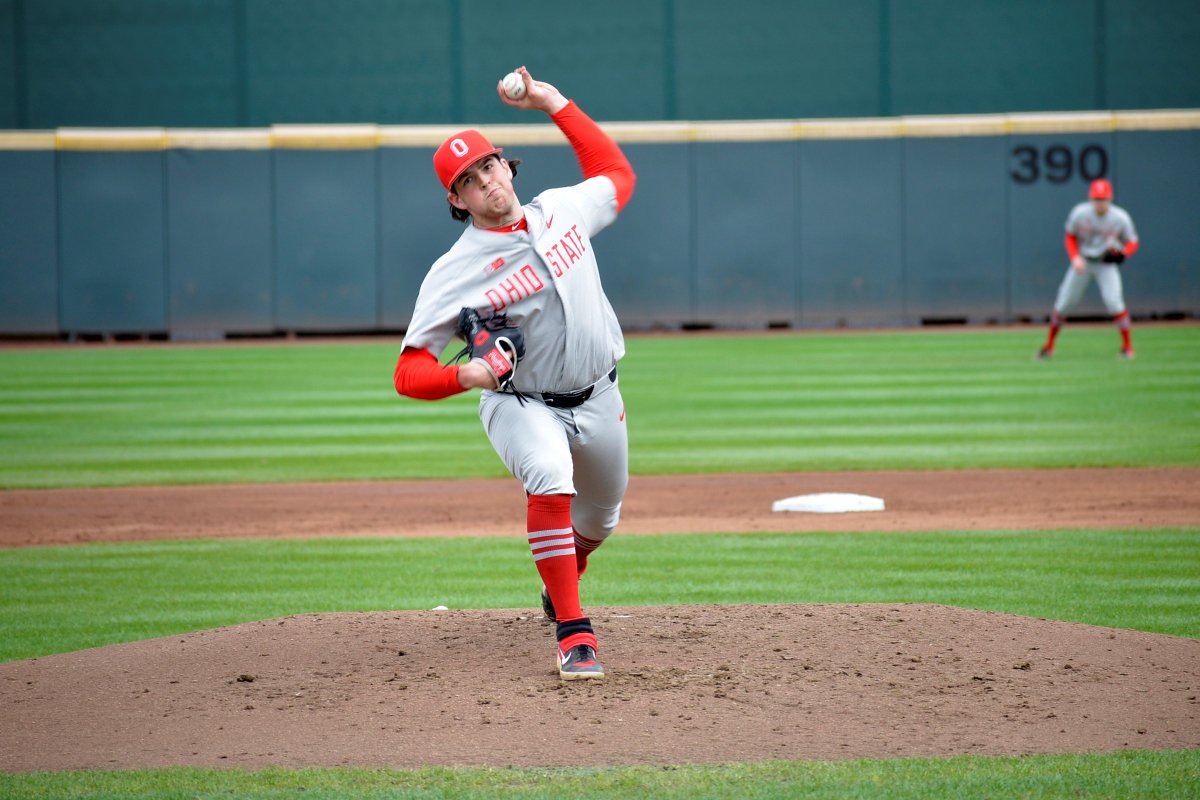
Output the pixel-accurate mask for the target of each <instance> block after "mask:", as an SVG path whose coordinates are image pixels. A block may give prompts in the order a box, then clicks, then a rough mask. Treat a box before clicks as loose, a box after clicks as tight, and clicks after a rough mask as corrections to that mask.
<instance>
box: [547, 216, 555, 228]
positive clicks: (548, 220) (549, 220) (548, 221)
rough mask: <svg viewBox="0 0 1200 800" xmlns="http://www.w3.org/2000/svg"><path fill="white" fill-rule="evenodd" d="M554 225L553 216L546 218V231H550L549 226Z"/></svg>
mask: <svg viewBox="0 0 1200 800" xmlns="http://www.w3.org/2000/svg"><path fill="white" fill-rule="evenodd" d="M553 224H554V215H553V214H551V215H550V216H548V217H546V230H550V226H551V225H553Z"/></svg>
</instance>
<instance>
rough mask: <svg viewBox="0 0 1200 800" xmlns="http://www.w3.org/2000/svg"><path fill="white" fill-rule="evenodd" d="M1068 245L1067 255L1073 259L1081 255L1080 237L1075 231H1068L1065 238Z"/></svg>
mask: <svg viewBox="0 0 1200 800" xmlns="http://www.w3.org/2000/svg"><path fill="white" fill-rule="evenodd" d="M1065 244H1066V246H1067V255H1069V256H1070V257H1071V258H1072V259H1073V258H1075V256H1077V255H1079V237H1078V236H1076V235H1075V234H1073V233H1068V234H1067V238H1066V240H1065Z"/></svg>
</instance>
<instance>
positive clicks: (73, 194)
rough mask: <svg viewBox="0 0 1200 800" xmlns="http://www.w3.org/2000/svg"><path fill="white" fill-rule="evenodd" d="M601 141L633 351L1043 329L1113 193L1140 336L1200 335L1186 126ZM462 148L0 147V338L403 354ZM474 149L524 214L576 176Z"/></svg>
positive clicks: (826, 128) (1166, 120)
mask: <svg viewBox="0 0 1200 800" xmlns="http://www.w3.org/2000/svg"><path fill="white" fill-rule="evenodd" d="M605 127H606V128H607V129H608V130H609V131H610V132H611V133H612V134H613V135H614V136H615V137H616V138H617V139H618V140H619V141H620V142H621V143H622V146H623V148H624V149H625V151H626V153H627V154H628V156H629V158H630V160H631V161H632V163H633V165H634V167H635V169H636V170H637V173H638V176H639V182H638V188H637V192H636V194H635V195H634V198H633V200H632V201H631V202H630V204H629V206H628V207H627V208H626V210H625V213H624V214H623V215H622V217H621V218H620V219H619V220H618V222H617V223H616V224H615V225H614V226H613V228H611V229H610V230H609V231H606V232H605V233H603V234H602V235H601V236H600V237H599V239H598V240H597V245H596V246H597V247H598V248H599V256H600V263H601V267H602V270H603V280H604V285H605V288H606V291H607V293H608V295H609V297H610V298H611V300H612V302H613V305H614V307H615V308H616V309H617V312H618V314H619V315H620V317H621V319H622V321H623V322H624V323H625V324H626V325H627V326H629V327H631V328H644V327H653V326H666V327H675V326H682V325H718V326H738V327H762V326H766V325H792V326H833V325H851V326H870V325H889V324H916V323H921V322H938V321H959V320H961V321H966V322H991V321H1010V320H1019V319H1041V318H1043V317H1044V316H1045V315H1046V314H1047V312H1048V311H1049V308H1050V305H1051V303H1052V301H1053V298H1054V292H1055V289H1056V287H1057V285H1058V283H1059V281H1060V280H1061V278H1062V275H1063V273H1064V271H1065V269H1066V256H1065V253H1064V251H1063V245H1062V236H1063V227H1062V226H1063V222H1064V220H1065V218H1066V215H1067V212H1068V210H1069V209H1070V207H1071V206H1072V205H1073V204H1074V203H1076V202H1079V201H1081V200H1082V199H1084V196H1085V192H1086V186H1087V183H1088V180H1089V179H1091V178H1094V177H1100V176H1106V177H1109V178H1111V179H1112V180H1113V182H1114V184H1115V186H1116V191H1117V202H1118V203H1119V204H1121V205H1123V206H1125V207H1126V208H1127V209H1129V211H1130V212H1131V213H1132V215H1133V217H1134V220H1135V222H1136V223H1137V226H1138V229H1139V232H1140V234H1141V237H1142V240H1143V247H1142V250H1141V251H1140V252H1139V253H1138V254H1137V255H1136V256H1135V257H1134V258H1132V259H1131V260H1130V262H1129V263H1128V265H1127V267H1126V268H1125V269H1124V270H1123V273H1124V276H1125V284H1126V297H1127V300H1128V302H1129V306H1130V309H1131V310H1132V312H1133V313H1134V314H1135V316H1138V317H1143V318H1144V317H1150V316H1167V315H1180V314H1182V315H1186V316H1195V315H1196V314H1197V313H1200V277H1198V275H1200V225H1197V224H1196V219H1197V216H1196V200H1195V197H1196V191H1197V187H1198V186H1200V111H1194V110H1192V111H1160V112H1121V113H1108V112H1103V113H1100V112H1094V113H1078V114H1009V115H984V116H959V117H891V118H874V119H860V120H827V121H821V120H783V121H757V122H744V123H742V122H725V123H722V122H710V123H703V124H701V123H657V124H649V123H647V124H638V123H608V124H606V126H605ZM453 130H455V129H454V128H447V127H440V126H403V127H401V126H394V127H392V126H374V125H350V126H274V127H272V128H269V129H228V130H183V129H169V130H168V129H110V130H91V129H60V130H58V131H54V132H8V133H0V185H3V186H4V191H3V192H0V334H6V335H20V334H47V335H68V336H70V335H76V334H78V335H90V334H101V335H109V334H112V335H115V334H155V335H158V334H168V335H171V336H176V337H180V338H183V337H189V336H215V335H226V334H270V333H279V332H332V331H339V332H341V331H363V332H370V331H396V330H401V329H403V328H404V327H405V326H406V325H407V324H408V321H409V315H410V313H411V310H412V306H413V303H414V302H415V299H416V293H417V290H418V288H419V285H420V282H421V279H422V278H423V276H424V275H425V273H426V271H427V270H428V268H429V266H430V265H431V264H432V262H433V261H434V260H435V259H436V258H437V257H438V256H439V255H441V254H442V253H443V252H444V251H445V250H446V249H447V248H448V247H449V246H450V244H451V243H452V242H453V241H454V239H455V238H456V237H457V236H458V234H459V232H460V230H461V227H460V225H459V224H458V223H455V222H454V221H452V220H451V218H450V215H449V213H448V211H447V207H446V205H445V201H444V192H443V191H442V190H441V189H440V187H439V186H438V184H437V182H436V179H435V178H434V176H433V172H432V167H431V163H430V157H431V154H432V150H433V148H434V147H435V146H436V145H437V144H438V143H440V142H441V141H442V139H443V138H445V136H446V135H448V134H449V133H450V132H452V131H453ZM484 130H485V132H486V133H487V134H488V135H489V136H491V137H492V138H493V140H494V141H496V143H497V144H499V145H500V146H503V147H504V148H505V155H506V156H508V157H511V158H521V159H522V161H523V163H522V165H521V168H520V175H519V177H518V178H517V180H516V186H517V190H518V193H519V194H520V196H521V197H522V199H524V200H526V201H528V200H529V199H531V198H532V195H533V194H534V193H535V192H536V191H537V190H540V189H542V188H545V187H548V186H552V185H562V184H565V183H570V182H574V181H576V180H577V179H578V175H579V173H578V167H577V165H576V163H575V159H574V156H573V154H572V153H571V151H570V149H569V148H568V147H567V146H566V144H565V142H564V140H563V139H562V136H561V134H560V133H559V132H558V131H557V129H555V128H554V127H553V126H552V125H548V124H538V125H528V126H511V125H508V126H489V127H486V128H485V129H484ZM1102 311H1103V309H1102V307H1101V306H1100V304H1099V299H1098V296H1097V295H1096V293H1095V290H1092V292H1091V293H1090V294H1089V295H1088V297H1087V299H1086V301H1085V303H1084V305H1082V306H1081V307H1080V308H1079V309H1078V312H1077V313H1079V314H1081V315H1082V314H1089V315H1090V314H1099V313H1102Z"/></svg>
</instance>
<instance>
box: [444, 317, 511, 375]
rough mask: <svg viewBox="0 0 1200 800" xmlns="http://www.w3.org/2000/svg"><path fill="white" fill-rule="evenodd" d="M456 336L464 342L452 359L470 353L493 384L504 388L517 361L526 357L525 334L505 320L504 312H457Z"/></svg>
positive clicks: (458, 358) (460, 357) (471, 357)
mask: <svg viewBox="0 0 1200 800" xmlns="http://www.w3.org/2000/svg"><path fill="white" fill-rule="evenodd" d="M457 333H458V336H459V338H461V339H462V340H463V341H465V342H466V343H467V346H466V347H464V348H463V349H462V351H461V352H459V354H458V355H456V356H455V357H454V360H455V361H458V360H460V359H462V358H463V356H468V357H470V360H471V361H479V362H481V363H482V364H483V365H484V367H486V368H487V371H488V372H490V373H492V377H493V378H495V379H496V388H497V389H499V390H501V391H503V390H504V389H506V388H507V387H508V385H509V383H511V382H512V379H513V377H514V376H515V375H516V374H517V364H519V363H520V361H521V359H522V358H524V357H525V334H523V333H522V332H521V329H520V328H519V327H517V326H516V325H513V324H512V323H510V322H509V321H508V315H507V314H491V315H490V316H488V317H486V318H483V317H480V316H479V314H478V313H477V312H476V311H475V309H473V308H464V309H463V310H462V311H460V312H459V313H458V331H457Z"/></svg>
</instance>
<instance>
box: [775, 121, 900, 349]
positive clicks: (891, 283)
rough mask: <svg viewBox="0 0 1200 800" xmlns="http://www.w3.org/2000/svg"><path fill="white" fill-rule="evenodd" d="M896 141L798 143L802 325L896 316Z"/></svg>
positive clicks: (897, 318)
mask: <svg viewBox="0 0 1200 800" xmlns="http://www.w3.org/2000/svg"><path fill="white" fill-rule="evenodd" d="M903 152H904V151H903V147H902V145H901V141H900V140H899V139H863V140H848V141H803V142H801V143H800V181H799V186H800V307H801V312H802V313H801V321H802V322H803V323H804V324H806V325H838V324H859V325H870V324H884V323H896V322H899V321H901V320H902V319H903V316H904V308H903V305H904V303H903V298H904V291H903V284H902V283H901V281H902V278H903V268H904V259H903V250H902V242H903V235H902V228H901V223H902V215H901V209H902V205H903V199H902V195H901V187H902V181H901V175H902V172H903Z"/></svg>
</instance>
